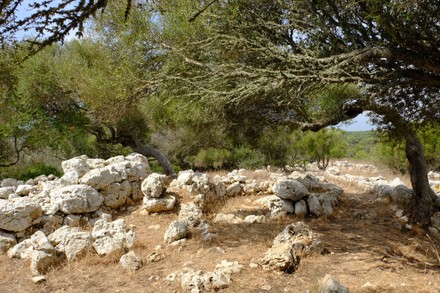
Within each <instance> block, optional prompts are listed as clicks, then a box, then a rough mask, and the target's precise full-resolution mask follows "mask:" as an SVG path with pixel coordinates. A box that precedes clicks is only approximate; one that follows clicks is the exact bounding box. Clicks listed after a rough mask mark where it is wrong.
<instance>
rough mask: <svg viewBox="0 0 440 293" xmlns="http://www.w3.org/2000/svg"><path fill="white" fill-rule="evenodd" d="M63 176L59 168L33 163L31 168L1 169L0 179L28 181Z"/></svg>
mask: <svg viewBox="0 0 440 293" xmlns="http://www.w3.org/2000/svg"><path fill="white" fill-rule="evenodd" d="M50 174H52V175H55V176H58V177H59V176H62V175H63V173H62V172H61V171H60V170H58V169H57V168H55V167H53V166H50V165H47V164H45V163H43V162H40V163H33V164H31V165H29V166H14V167H9V168H7V169H0V178H15V179H18V180H23V181H26V180H28V179H31V178H35V177H38V176H40V175H50Z"/></svg>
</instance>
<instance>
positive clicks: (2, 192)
mask: <svg viewBox="0 0 440 293" xmlns="http://www.w3.org/2000/svg"><path fill="white" fill-rule="evenodd" d="M16 188H17V187H15V186H6V187H0V199H8V198H9V195H11V194H14V192H15V189H16Z"/></svg>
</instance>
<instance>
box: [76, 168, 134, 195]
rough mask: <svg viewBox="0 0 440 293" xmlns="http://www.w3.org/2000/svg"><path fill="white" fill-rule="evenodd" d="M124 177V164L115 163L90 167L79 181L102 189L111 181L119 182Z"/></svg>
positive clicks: (125, 174)
mask: <svg viewBox="0 0 440 293" xmlns="http://www.w3.org/2000/svg"><path fill="white" fill-rule="evenodd" d="M126 179H127V173H126V171H125V166H124V165H116V164H115V165H109V166H105V167H101V168H96V169H92V170H90V171H89V172H87V173H86V174H85V175H84V176H83V177H81V179H80V180H79V182H80V183H81V184H85V185H89V186H91V187H93V188H95V189H96V190H99V189H104V188H105V187H107V186H109V185H110V184H112V183H115V182H121V181H123V180H126Z"/></svg>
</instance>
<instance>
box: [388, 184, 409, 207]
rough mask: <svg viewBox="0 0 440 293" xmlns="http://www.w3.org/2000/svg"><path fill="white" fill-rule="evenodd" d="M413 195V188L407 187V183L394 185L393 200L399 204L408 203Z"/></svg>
mask: <svg viewBox="0 0 440 293" xmlns="http://www.w3.org/2000/svg"><path fill="white" fill-rule="evenodd" d="M412 196H413V191H412V189H410V188H408V187H406V186H405V185H397V186H396V187H394V193H393V197H392V199H393V202H395V203H397V204H403V205H405V204H408V203H409V202H410V201H411V197H412Z"/></svg>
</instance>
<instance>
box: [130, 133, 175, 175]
mask: <svg viewBox="0 0 440 293" xmlns="http://www.w3.org/2000/svg"><path fill="white" fill-rule="evenodd" d="M132 149H133V151H135V152H138V153H140V154H142V155H144V156H146V157H153V158H155V159H156V160H157V161H158V162H159V164H160V165H161V166H162V168H163V170H164V172H165V174H166V175H176V172H175V171H174V168H173V166H172V165H171V163H170V161H169V160H168V158H167V157H166V156H165V155H164V154H162V153H161V152H160V151H159V150H157V149H155V148H154V147H152V146H151V145H149V144H146V143H141V142H139V141H136V146H133V147H132Z"/></svg>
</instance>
